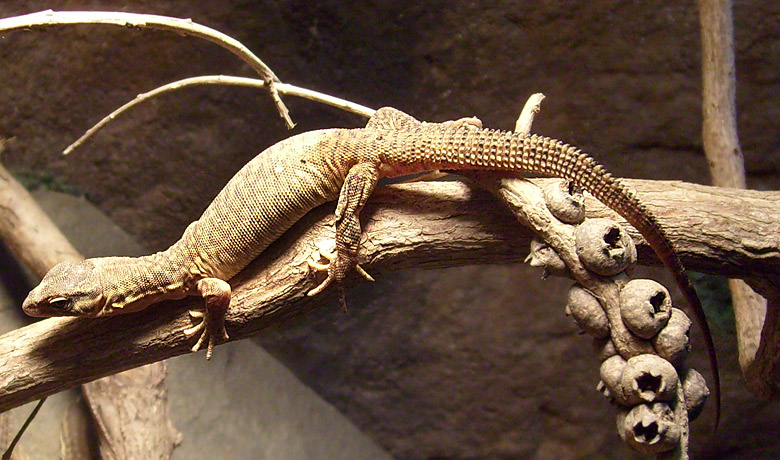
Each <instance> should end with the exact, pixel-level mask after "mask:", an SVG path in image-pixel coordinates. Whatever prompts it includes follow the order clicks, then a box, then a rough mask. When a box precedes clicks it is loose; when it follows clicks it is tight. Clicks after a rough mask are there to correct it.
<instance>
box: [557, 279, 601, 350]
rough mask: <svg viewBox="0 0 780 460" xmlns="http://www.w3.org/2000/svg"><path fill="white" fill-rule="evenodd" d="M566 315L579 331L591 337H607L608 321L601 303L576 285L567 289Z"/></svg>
mask: <svg viewBox="0 0 780 460" xmlns="http://www.w3.org/2000/svg"><path fill="white" fill-rule="evenodd" d="M566 314H567V315H568V316H571V317H572V319H574V322H575V323H577V326H579V328H580V329H582V330H583V331H585V332H587V333H588V334H590V335H592V336H593V337H596V338H605V337H609V321H608V320H607V314H606V313H605V312H604V309H603V308H602V307H601V303H600V302H599V301H598V299H597V298H596V297H594V296H593V294H591V293H590V292H588V291H587V290H585V289H584V288H583V287H582V286H580V285H578V284H575V285H573V286H572V287H571V288H569V295H568V299H567V301H566Z"/></svg>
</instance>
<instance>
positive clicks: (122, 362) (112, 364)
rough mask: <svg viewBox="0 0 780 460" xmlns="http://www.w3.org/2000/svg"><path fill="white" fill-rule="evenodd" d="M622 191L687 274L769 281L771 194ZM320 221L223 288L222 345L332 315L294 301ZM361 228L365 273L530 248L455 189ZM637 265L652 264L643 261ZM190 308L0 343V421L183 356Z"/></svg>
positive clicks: (378, 212) (404, 190)
mask: <svg viewBox="0 0 780 460" xmlns="http://www.w3.org/2000/svg"><path fill="white" fill-rule="evenodd" d="M627 183H628V184H629V186H631V187H634V188H636V189H637V191H638V192H639V193H640V195H641V197H642V199H643V200H644V201H646V202H647V203H648V205H649V206H651V207H652V208H653V211H654V212H655V213H656V214H657V216H658V217H659V219H660V220H661V224H662V225H663V226H664V227H666V228H668V229H669V233H670V236H671V237H672V239H673V240H674V242H675V244H676V245H678V246H679V247H680V248H682V250H683V256H684V260H685V262H686V263H688V264H689V265H691V266H695V267H697V268H702V267H707V268H711V270H707V271H711V272H714V273H719V274H728V275H729V276H733V275H734V274H736V273H741V274H742V276H746V277H758V276H764V277H770V278H771V279H773V280H777V279H778V276H777V275H778V270H780V269H778V267H780V264H778V262H780V261H778V258H779V257H780V253H779V252H780V250H778V245H777V243H776V242H774V239H775V238H776V235H778V234H780V222H778V221H777V220H775V221H772V220H771V218H769V217H770V216H773V217H774V218H776V217H777V216H776V214H773V212H774V210H775V208H776V205H775V203H777V202H778V201H777V200H778V199H780V194H779V193H767V192H764V193H759V192H749V191H742V190H733V191H732V190H728V191H724V190H722V189H715V188H711V187H703V186H693V185H690V184H680V183H657V182H648V181H628V182H627ZM685 197H688V198H687V200H686V199H684V198H685ZM691 197H693V198H694V199H695V201H693V202H691V201H690V200H691ZM681 202H684V203H685V205H684V206H683V205H681ZM670 203H671V204H670ZM744 203H749V205H748V206H749V207H746V206H745V204H744ZM588 209H589V210H590V211H589V212H590V213H591V214H592V215H599V214H602V215H603V213H606V212H608V211H605V210H604V208H603V206H600V205H596V204H595V203H589V204H588ZM332 210H333V207H332V206H324V207H322V208H318V209H317V210H315V211H313V212H312V213H310V214H309V215H307V216H306V217H305V218H304V219H303V220H302V221H301V222H299V223H298V224H297V225H296V226H295V227H293V229H291V230H290V231H289V232H287V234H285V235H284V236H283V237H282V238H281V239H280V240H279V241H277V242H276V243H275V244H274V245H272V246H271V247H270V248H269V249H268V250H267V251H266V252H265V253H264V254H263V255H262V256H261V257H260V258H258V260H256V261H255V262H254V263H252V264H251V265H250V266H249V267H247V268H246V269H245V270H244V271H243V272H242V273H240V274H239V275H238V276H237V277H236V278H234V279H233V280H231V285H232V286H233V300H232V303H231V308H230V311H229V312H228V318H227V320H228V332H229V334H230V337H231V340H240V339H243V338H247V337H250V336H252V335H255V334H257V333H258V332H260V331H262V330H264V329H266V328H269V327H271V326H273V325H277V324H279V323H281V322H284V321H287V320H289V319H291V318H293V317H295V316H298V315H301V314H303V313H306V312H308V311H310V310H312V309H314V308H317V307H319V306H322V305H329V304H333V303H332V302H331V301H330V300H329V299H328V297H327V292H326V293H324V294H323V295H321V296H316V297H306V295H305V294H306V292H307V291H308V290H309V289H310V288H312V287H313V286H315V285H316V282H317V281H316V280H314V279H313V278H312V277H311V276H310V274H309V270H308V266H307V263H306V261H307V258H308V257H309V256H310V254H311V253H312V252H313V251H314V249H315V248H316V244H317V242H319V241H321V240H323V239H330V238H333V229H332V227H330V226H329V223H330V221H331V213H332ZM363 222H364V229H365V233H366V236H365V238H364V244H363V251H362V253H361V259H362V262H363V266H364V267H366V268H367V269H368V270H369V271H370V272H371V273H372V274H377V273H381V272H383V271H386V270H394V269H401V268H410V267H444V266H455V265H464V264H478V263H506V262H520V261H522V260H523V259H524V257H525V256H526V254H527V248H528V242H529V240H530V238H531V235H530V233H529V232H528V231H527V230H526V229H524V228H522V227H521V226H520V225H518V224H517V221H516V220H515V218H514V217H513V216H512V215H511V213H510V212H509V211H507V210H505V209H504V208H503V207H502V206H500V205H498V203H497V202H496V201H495V199H494V198H492V197H491V196H490V195H489V194H488V193H487V192H481V191H477V190H473V189H470V188H469V187H468V186H466V185H465V184H462V183H458V182H436V183H410V184H400V185H394V186H392V187H386V188H383V189H381V190H377V192H376V193H375V196H373V197H372V199H371V201H370V202H369V205H368V206H366V209H364V211H363ZM756 222H763V224H764V226H763V227H761V229H762V230H761V231H756V227H755V223H756ZM709 229H712V231H709ZM721 231H722V232H723V234H720V233H718V232H721ZM743 240H746V241H749V243H750V244H749V245H745V244H743V243H742V241H743ZM641 247H642V246H641V242H640V248H641ZM769 248H774V250H773V251H770V250H769ZM755 249H759V251H758V253H756V252H755V251H754V250H755ZM642 252H643V253H644V254H648V252H647V251H642ZM643 262H644V263H655V262H654V261H653V260H652V259H650V258H649V257H645V258H644V260H643ZM767 267H771V271H767ZM199 302H202V300H200V299H197V298H191V299H185V300H183V301H178V302H165V303H161V304H159V305H155V306H152V307H150V308H148V309H147V310H145V311H142V312H140V313H135V314H129V315H124V316H116V317H111V318H100V319H74V318H53V319H47V320H43V321H40V322H38V323H35V324H32V325H30V326H27V327H25V328H22V329H19V330H16V331H13V332H11V333H9V334H6V335H4V336H2V337H0V356H1V357H2V359H3V365H2V366H0V411H2V410H7V409H10V408H12V407H16V406H19V405H21V404H24V403H26V402H28V401H31V400H34V399H37V398H40V397H42V396H45V395H48V394H52V393H55V392H57V391H61V390H63V389H66V388H69V387H73V386H76V385H78V384H81V383H84V382H87V381H91V380H94V379H97V378H99V377H102V376H105V375H109V374H114V373H116V372H119V371H122V370H126V369H130V368H133V367H137V366H140V365H143V364H148V363H151V362H155V361H159V360H162V359H165V358H168V357H171V356H176V355H180V354H184V353H189V348H190V347H191V346H192V343H191V341H190V340H189V339H188V338H187V337H185V335H184V333H183V331H184V329H186V328H187V327H189V326H191V322H190V319H189V316H188V314H187V311H188V309H189V308H191V307H194V306H197V305H198V304H199ZM216 352H217V353H219V348H217V350H216Z"/></svg>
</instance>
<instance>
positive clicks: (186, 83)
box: [62, 75, 375, 155]
mask: <svg viewBox="0 0 780 460" xmlns="http://www.w3.org/2000/svg"><path fill="white" fill-rule="evenodd" d="M201 85H226V86H245V87H251V88H265V87H266V86H267V84H266V82H265V81H263V80H259V79H256V78H246V77H234V76H230V75H204V76H200V77H191V78H185V79H183V80H178V81H175V82H172V83H168V84H166V85H163V86H160V87H158V88H155V89H153V90H151V91H148V92H146V93H142V94H139V95H138V96H136V97H135V99H133V100H131V101H129V102H127V103H126V104H124V105H123V106H121V107H119V108H118V109H116V110H114V111H113V112H111V113H110V114H108V115H106V116H105V117H104V118H103V119H102V120H100V121H99V122H97V124H95V125H94V126H93V127H91V128H89V129H88V130H87V131H86V132H85V133H84V134H83V135H82V136H81V137H79V138H78V139H77V140H76V141H75V142H73V143H72V144H70V145H69V146H68V147H67V148H66V149H65V150H63V151H62V154H63V155H68V154H69V153H71V152H73V150H75V149H77V148H78V147H80V146H81V145H83V144H84V143H85V142H86V141H88V140H89V139H90V138H92V136H94V135H95V133H97V132H98V131H100V130H101V129H102V128H104V127H105V126H106V125H107V124H108V123H109V122H111V121H112V120H114V119H115V118H117V117H118V116H119V115H121V114H122V113H123V112H125V111H127V110H129V109H131V108H133V107H135V106H136V105H139V104H142V103H144V102H147V101H149V100H150V99H152V98H155V97H157V96H160V95H163V94H165V93H169V92H172V91H176V90H179V89H182V88H187V87H191V86H201ZM274 87H275V88H276V90H277V91H278V92H280V93H282V94H284V95H288V96H297V97H302V98H304V99H309V100H312V101H316V102H321V103H323V104H327V105H330V106H333V107H336V108H338V109H341V110H346V111H348V112H352V113H354V114H357V115H362V116H364V117H371V116H372V115H373V114H374V112H375V110H374V109H371V108H369V107H366V106H363V105H360V104H356V103H354V102H350V101H347V100H345V99H341V98H338V97H334V96H330V95H328V94H324V93H320V92H318V91H312V90H310V89H306V88H301V87H299V86H295V85H290V84H287V83H275V84H274Z"/></svg>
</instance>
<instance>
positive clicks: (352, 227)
mask: <svg viewBox="0 0 780 460" xmlns="http://www.w3.org/2000/svg"><path fill="white" fill-rule="evenodd" d="M378 180H379V169H378V165H377V164H376V163H374V162H370V161H366V162H362V163H358V164H356V165H355V166H353V167H352V168H351V169H350V170H349V173H348V174H347V177H346V179H345V180H344V185H343V186H342V187H341V194H340V195H339V201H338V204H337V205H336V212H335V215H336V222H335V223H336V245H335V250H323V249H322V248H320V250H319V253H320V255H321V256H322V257H324V258H325V259H327V260H328V263H326V264H321V263H319V262H318V261H317V262H315V261H309V266H310V267H311V268H312V269H313V270H318V271H326V270H327V272H328V276H327V278H325V280H324V281H323V282H322V283H320V284H319V286H317V287H315V288H314V289H312V290H311V291H309V292H308V295H309V296H313V295H317V294H319V293H320V292H322V291H323V290H324V289H325V288H326V287H328V286H329V285H330V284H333V283H334V282H335V283H336V284H340V282H341V281H342V280H343V279H344V278H345V277H346V276H347V274H348V273H349V271H350V270H352V269H353V268H354V269H355V270H357V272H358V273H360V274H361V275H362V276H363V277H364V278H366V279H367V280H369V281H373V280H374V279H373V278H372V277H371V275H369V274H368V273H367V272H366V271H365V270H363V268H362V267H360V265H358V263H357V253H358V248H359V246H360V237H361V235H362V231H361V228H360V219H359V215H360V210H361V209H362V208H363V206H364V205H365V204H366V201H368V197H369V196H371V192H373V191H374V187H376V183H377V181H378ZM342 307H345V305H344V302H343V296H342Z"/></svg>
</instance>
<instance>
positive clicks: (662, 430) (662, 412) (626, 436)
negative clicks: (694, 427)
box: [617, 403, 682, 454]
mask: <svg viewBox="0 0 780 460" xmlns="http://www.w3.org/2000/svg"><path fill="white" fill-rule="evenodd" d="M617 429H618V434H620V438H621V439H623V441H625V443H626V444H628V445H629V446H630V447H631V448H632V449H634V450H636V451H639V452H642V453H645V454H657V453H660V452H668V451H670V450H672V449H674V448H675V447H676V446H677V444H678V443H679V442H680V436H681V434H682V430H681V429H680V426H679V425H678V424H677V421H676V420H675V418H674V411H672V409H671V408H670V407H669V405H668V404H666V403H653V404H640V405H638V406H634V407H633V408H631V409H630V410H628V411H626V410H621V411H618V415H617Z"/></svg>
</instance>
